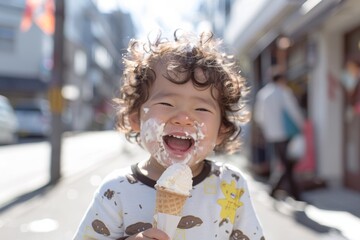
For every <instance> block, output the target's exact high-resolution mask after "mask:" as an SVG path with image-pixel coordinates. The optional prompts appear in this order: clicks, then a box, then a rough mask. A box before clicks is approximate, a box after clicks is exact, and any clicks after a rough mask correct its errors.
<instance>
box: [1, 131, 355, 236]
mask: <svg viewBox="0 0 360 240" xmlns="http://www.w3.org/2000/svg"><path fill="white" fill-rule="evenodd" d="M85 136H86V137H85ZM81 139H82V140H81ZM91 139H92V140H91ZM122 141H123V140H120V142H121V144H122V146H121V147H120V148H117V147H115V146H118V144H119V139H118V135H117V134H115V133H89V134H87V135H83V136H82V137H79V136H77V137H74V138H73V139H72V140H70V141H69V142H68V143H71V146H67V147H65V146H66V144H65V145H64V148H68V149H69V147H70V148H72V149H71V150H70V151H68V153H67V154H68V155H66V154H65V155H64V158H66V159H68V160H64V162H66V164H65V163H64V164H65V165H64V168H65V169H66V168H68V169H67V170H66V171H65V170H64V171H65V172H66V173H65V174H64V177H63V179H62V180H61V181H60V182H59V183H58V184H57V185H56V186H54V187H45V188H43V189H40V190H38V191H35V192H33V194H32V195H31V194H30V195H28V196H27V198H23V199H18V200H19V201H15V202H14V203H13V204H10V206H9V207H8V208H5V209H4V208H2V211H1V212H0V236H1V239H17V240H22V239H24V240H25V239H26V240H32V239H34V240H35V239H36V240H41V239H44V240H45V239H46V240H48V239H52V240H57V239H59V240H60V239H62V240H63V239H71V237H72V235H73V234H74V232H75V230H76V228H77V225H78V224H79V222H80V220H81V217H82V215H83V213H84V212H85V210H86V208H87V206H88V204H89V202H90V200H91V198H92V194H93V192H94V191H95V189H96V187H97V186H98V185H99V184H100V183H101V181H102V179H103V178H104V177H105V175H107V174H108V173H109V172H111V171H112V170H114V169H115V168H119V167H123V166H125V165H129V164H131V163H134V162H137V161H139V160H140V159H143V158H144V157H146V156H147V154H146V153H145V152H144V151H143V150H141V149H140V148H138V147H136V146H134V145H130V144H128V143H124V142H122ZM78 145H81V146H82V148H78V147H76V146H78ZM105 145H106V146H105ZM112 148H115V149H116V150H115V151H114V150H113V149H112ZM104 149H105V150H104ZM111 149H112V150H111ZM100 150H101V151H100ZM86 151H88V152H87V153H86ZM107 151H108V152H107ZM71 152H73V155H72V154H71ZM100 152H102V154H100ZM0 154H1V152H0ZM78 158H81V159H78ZM83 158H85V159H83ZM219 158H220V159H225V160H226V161H228V162H230V163H233V164H234V165H237V166H239V167H240V168H242V169H243V172H244V173H245V176H246V177H247V178H248V181H249V186H250V189H251V191H252V196H253V202H254V206H255V209H256V211H257V212H258V215H259V218H260V220H261V222H262V225H263V228H264V231H265V233H266V237H267V238H266V239H267V240H289V239H291V240H303V239H306V240H319V239H320V240H359V239H360V238H359V234H358V231H357V230H358V229H360V220H359V218H358V217H357V216H359V211H360V209H359V206H360V203H359V201H360V194H358V193H353V192H350V191H347V190H344V189H320V190H316V191H311V192H306V193H305V194H304V199H305V200H307V201H309V202H311V204H307V203H305V202H296V201H294V200H293V199H291V198H284V199H283V200H281V201H278V200H274V199H273V198H271V197H269V196H268V194H267V191H268V186H267V185H266V184H265V183H263V182H259V181H255V180H254V179H253V178H252V176H251V174H249V172H248V170H247V168H246V163H247V161H246V159H245V158H244V157H243V156H240V155H233V156H231V157H226V158H224V157H219ZM74 161H76V162H77V163H81V164H80V165H82V166H83V167H84V168H83V169H82V170H81V166H79V165H76V167H74V168H75V169H72V170H71V169H69V168H71V167H70V166H72V164H69V163H70V162H74ZM89 162H91V163H89ZM65 166H67V167H65Z"/></svg>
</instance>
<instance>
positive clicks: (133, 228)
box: [125, 222, 152, 236]
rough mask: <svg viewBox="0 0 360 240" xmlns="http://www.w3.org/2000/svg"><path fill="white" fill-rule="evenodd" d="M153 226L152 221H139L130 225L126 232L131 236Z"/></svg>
mask: <svg viewBox="0 0 360 240" xmlns="http://www.w3.org/2000/svg"><path fill="white" fill-rule="evenodd" d="M149 228H152V224H151V223H144V222H137V223H134V224H132V225H130V226H128V227H127V228H126V229H125V233H126V234H127V235H129V236H131V235H134V234H136V233H139V232H142V231H145V230H146V229H149Z"/></svg>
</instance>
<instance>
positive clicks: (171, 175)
mask: <svg viewBox="0 0 360 240" xmlns="http://www.w3.org/2000/svg"><path fill="white" fill-rule="evenodd" d="M192 177H193V176H192V172H191V169H190V167H189V166H188V165H186V164H183V163H175V164H173V165H171V166H169V167H168V168H167V169H166V170H165V171H164V172H163V174H162V175H161V176H160V178H159V179H158V180H157V182H156V187H157V188H163V189H166V190H167V191H170V192H175V193H178V194H181V195H186V196H189V195H190V190H191V189H192Z"/></svg>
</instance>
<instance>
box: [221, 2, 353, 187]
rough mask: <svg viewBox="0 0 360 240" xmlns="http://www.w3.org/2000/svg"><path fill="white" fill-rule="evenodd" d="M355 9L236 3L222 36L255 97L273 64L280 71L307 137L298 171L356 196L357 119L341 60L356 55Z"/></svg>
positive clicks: (320, 4) (338, 5) (328, 5)
mask: <svg viewBox="0 0 360 240" xmlns="http://www.w3.org/2000/svg"><path fill="white" fill-rule="evenodd" d="M359 12H360V2H359V1H357V0H308V1H306V0H303V1H291V0H274V1H267V0H259V1H256V4H255V3H254V2H253V1H250V0H241V1H240V0H238V1H234V3H233V5H232V11H231V17H230V22H229V24H228V25H227V26H226V28H225V29H226V30H225V32H224V37H225V41H226V42H227V43H228V44H229V45H230V46H233V47H234V50H235V52H236V53H237V55H238V58H239V59H240V61H241V63H242V66H243V70H244V72H245V74H246V77H247V78H248V79H251V80H252V84H253V85H252V88H253V90H254V91H253V95H254V96H255V93H256V91H257V90H258V89H259V88H261V87H262V86H263V85H264V84H265V83H266V82H268V81H269V78H268V69H269V68H270V67H271V66H273V65H280V66H281V67H282V68H283V69H284V71H285V73H286V75H287V77H288V79H289V85H290V87H291V88H292V89H293V91H294V93H295V95H296V96H297V98H298V100H299V102H300V105H301V106H302V108H303V111H304V114H305V115H306V116H307V119H308V123H307V131H309V132H308V134H310V135H309V136H311V139H309V141H311V144H310V145H309V146H308V150H309V151H308V152H307V155H306V156H305V157H304V159H302V162H301V163H300V166H299V167H298V172H299V173H304V174H305V175H306V174H308V175H309V174H310V175H314V176H316V177H319V178H321V179H324V180H326V181H327V182H328V183H329V185H331V186H345V187H348V188H351V189H355V190H359V191H360V150H359V149H360V128H359V125H360V117H359V115H360V114H359V112H357V110H356V108H351V110H349V109H350V108H349V107H348V106H347V101H346V98H345V97H346V94H345V91H344V86H343V79H342V78H343V76H344V63H345V60H346V59H347V58H348V57H350V56H354V55H357V54H360V15H359ZM358 77H359V76H358ZM358 87H359V85H358ZM346 112H347V113H346ZM349 112H351V113H349ZM350 117H351V119H350V120H349V118H350ZM254 129H256V128H255V127H253V134H252V137H253V139H255V140H254V143H256V144H257V145H256V151H257V153H256V152H255V153H254V152H253V155H252V157H253V159H254V158H259V157H263V158H266V156H269V154H266V148H265V147H263V148H262V149H263V150H264V149H265V150H264V151H265V153H263V154H258V150H259V149H261V144H263V143H262V141H261V139H260V140H259V139H256V138H261V135H259V133H258V132H257V131H254ZM254 161H255V162H256V161H259V159H254Z"/></svg>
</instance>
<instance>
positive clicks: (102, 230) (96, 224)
mask: <svg viewBox="0 0 360 240" xmlns="http://www.w3.org/2000/svg"><path fill="white" fill-rule="evenodd" d="M91 225H92V228H93V229H94V231H95V232H97V233H98V234H101V235H104V236H110V231H109V229H108V228H107V227H106V225H105V224H104V223H103V222H102V221H100V220H99V219H95V220H94V221H93V222H92V223H91Z"/></svg>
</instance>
